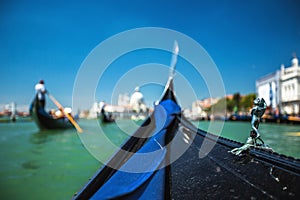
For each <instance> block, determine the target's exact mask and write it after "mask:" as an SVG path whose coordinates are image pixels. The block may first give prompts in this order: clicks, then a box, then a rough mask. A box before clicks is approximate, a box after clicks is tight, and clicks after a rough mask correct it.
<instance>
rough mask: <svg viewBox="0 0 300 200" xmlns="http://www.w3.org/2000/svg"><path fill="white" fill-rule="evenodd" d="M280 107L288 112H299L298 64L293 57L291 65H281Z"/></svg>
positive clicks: (299, 80)
mask: <svg viewBox="0 0 300 200" xmlns="http://www.w3.org/2000/svg"><path fill="white" fill-rule="evenodd" d="M280 72H281V107H282V109H283V111H284V112H286V113H288V114H300V66H299V61H298V59H297V58H296V57H295V58H293V59H292V65H291V66H290V67H287V68H285V67H284V65H281V71H280Z"/></svg>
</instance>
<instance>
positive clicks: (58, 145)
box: [0, 120, 300, 200]
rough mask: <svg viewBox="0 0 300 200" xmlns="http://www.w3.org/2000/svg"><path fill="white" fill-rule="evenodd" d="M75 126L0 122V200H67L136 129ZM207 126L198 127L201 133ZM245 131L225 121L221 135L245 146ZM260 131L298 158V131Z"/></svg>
mask: <svg viewBox="0 0 300 200" xmlns="http://www.w3.org/2000/svg"><path fill="white" fill-rule="evenodd" d="M216 123H219V122H216ZM79 125H80V126H81V127H82V128H83V130H84V133H82V134H77V132H76V131H75V130H73V129H70V130H57V131H39V130H38V128H37V127H36V125H35V124H34V123H33V122H16V123H0V148H1V151H0V158H1V160H0V161H1V165H0V191H1V192H0V199H44V200H47V199H70V198H72V196H73V194H74V193H75V192H76V191H78V190H79V189H80V188H81V187H82V186H83V185H84V184H85V183H86V182H87V180H88V179H89V178H90V177H91V176H92V175H93V174H94V173H95V172H96V171H97V170H98V169H99V167H100V166H101V165H102V161H105V160H106V159H107V158H109V157H110V156H111V155H112V154H113V152H114V151H115V150H116V149H117V147H118V146H120V145H121V144H122V143H123V142H124V141H125V140H126V139H127V138H128V137H129V134H126V133H132V132H133V131H134V130H135V129H136V128H137V126H138V125H137V124H134V123H132V122H131V121H126V120H124V121H118V126H119V127H121V129H122V131H121V130H120V129H119V128H118V126H116V125H115V124H108V125H105V126H101V129H100V126H99V123H98V122H97V121H96V120H81V121H80V122H79ZM208 125H209V122H200V123H199V127H200V128H202V129H205V130H207V128H208ZM101 130H102V131H101ZM249 131H250V125H249V123H242V122H226V123H225V126H224V128H223V131H222V134H221V135H222V136H224V137H227V138H231V139H234V140H237V141H240V142H244V141H245V140H246V138H247V137H248V134H249ZM260 131H261V135H262V138H263V139H264V141H265V143H267V144H269V145H270V146H271V147H272V148H273V149H274V150H275V151H277V152H278V153H282V154H286V155H288V156H294V157H297V158H300V146H299V142H300V136H299V131H300V126H291V125H277V124H261V126H260ZM101 132H103V133H101ZM99 160H100V161H101V162H100V161H99Z"/></svg>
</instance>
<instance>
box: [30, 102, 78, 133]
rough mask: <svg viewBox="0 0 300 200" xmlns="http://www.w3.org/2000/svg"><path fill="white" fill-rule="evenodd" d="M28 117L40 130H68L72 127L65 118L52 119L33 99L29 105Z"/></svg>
mask: <svg viewBox="0 0 300 200" xmlns="http://www.w3.org/2000/svg"><path fill="white" fill-rule="evenodd" d="M29 112H30V116H31V118H32V119H33V120H34V122H35V123H36V125H37V126H38V127H39V129H41V130H45V129H68V128H73V127H74V126H73V125H72V123H71V122H70V121H69V120H68V119H67V118H58V119H55V118H53V117H52V116H51V115H50V114H49V113H47V112H46V110H45V109H44V108H43V107H42V106H41V105H40V104H39V102H38V100H37V98H36V97H35V98H34V100H33V102H32V103H31V106H30V109H29Z"/></svg>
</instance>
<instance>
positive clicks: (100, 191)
mask: <svg viewBox="0 0 300 200" xmlns="http://www.w3.org/2000/svg"><path fill="white" fill-rule="evenodd" d="M163 113H164V114H163ZM162 116H163V118H164V120H163V121H164V122H161V120H162V118H161V117H162ZM203 143H216V144H215V145H214V148H213V149H212V150H211V151H210V152H209V153H207V154H205V152H202V154H205V155H204V156H200V154H201V151H203V150H202V149H201V145H202V144H203ZM184 145H186V151H185V152H184V154H183V155H181V156H180V157H179V159H177V160H176V161H175V162H172V163H171V164H169V163H170V161H171V160H172V157H174V156H176V154H177V148H178V146H184ZM242 145H243V144H242V143H239V142H235V141H232V140H229V139H226V138H222V137H217V136H216V135H213V134H210V133H208V132H205V131H203V130H200V129H197V128H196V127H195V126H194V125H193V124H191V123H190V122H189V121H188V120H187V119H185V118H184V116H183V115H181V109H180V106H179V105H178V104H177V101H176V99H175V95H174V93H173V80H172V79H170V80H169V82H168V84H167V86H166V89H165V93H164V95H163V98H162V99H161V100H160V102H159V104H157V105H156V107H155V110H154V112H153V114H152V115H151V116H150V117H149V118H148V119H147V120H146V121H145V122H144V123H143V124H142V125H141V127H140V128H139V129H138V130H137V131H136V132H135V133H134V134H133V136H132V137H130V138H129V139H128V140H127V141H126V142H125V143H124V144H123V145H122V148H121V150H119V151H118V152H116V153H115V154H114V155H113V156H112V157H111V159H110V160H109V161H108V162H107V163H106V164H105V165H104V166H103V167H101V168H100V169H99V171H98V172H97V173H96V174H95V175H94V177H92V178H91V179H90V181H88V183H87V184H86V185H85V186H84V187H83V188H82V189H81V190H80V191H79V192H78V193H76V194H75V195H74V197H73V199H207V198H212V199H223V198H242V199H244V198H249V199H251V198H252V199H261V198H264V199H274V198H275V199H276V198H279V199H280V198H295V199H297V197H300V192H299V186H300V160H299V159H295V158H292V157H287V156H284V155H280V154H277V153H274V152H270V151H266V150H263V149H260V148H256V147H255V148H254V147H253V148H251V149H250V150H248V151H247V152H245V153H243V154H242V156H236V155H233V154H231V153H229V151H230V150H231V149H233V148H236V147H240V146H242ZM152 151H153V152H156V153H155V155H154V156H153V157H149V158H148V159H149V160H146V158H143V156H142V157H141V156H139V155H141V154H143V153H145V152H152ZM161 166H164V167H161ZM131 170H132V171H131ZM134 170H137V171H136V172H134Z"/></svg>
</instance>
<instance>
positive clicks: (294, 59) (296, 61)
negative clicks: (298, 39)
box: [292, 57, 299, 66]
mask: <svg viewBox="0 0 300 200" xmlns="http://www.w3.org/2000/svg"><path fill="white" fill-rule="evenodd" d="M298 64H299V61H298V58H296V57H295V58H293V59H292V66H298Z"/></svg>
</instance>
